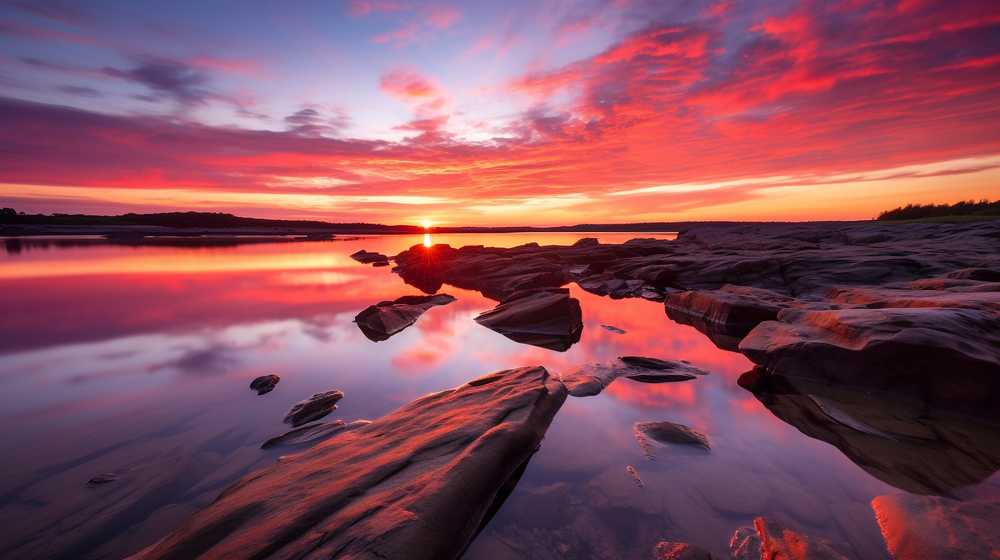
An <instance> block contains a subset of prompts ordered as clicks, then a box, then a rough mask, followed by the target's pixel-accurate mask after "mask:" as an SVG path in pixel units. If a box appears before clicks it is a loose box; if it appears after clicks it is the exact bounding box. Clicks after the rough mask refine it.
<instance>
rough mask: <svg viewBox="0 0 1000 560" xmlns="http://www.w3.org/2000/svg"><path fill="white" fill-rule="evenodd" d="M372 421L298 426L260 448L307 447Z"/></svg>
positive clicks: (266, 442) (337, 421)
mask: <svg viewBox="0 0 1000 560" xmlns="http://www.w3.org/2000/svg"><path fill="white" fill-rule="evenodd" d="M370 423H371V421H370V420H355V421H354V422H351V423H349V424H348V423H346V422H344V421H343V420H334V421H333V422H317V423H315V424H306V425H304V426H300V427H298V428H292V429H291V430H288V431H287V432H285V433H283V434H281V435H279V436H274V437H273V438H270V439H268V440H267V441H265V442H264V443H263V444H261V446H260V448H261V449H270V448H272V447H306V446H309V445H314V444H316V443H319V442H321V441H323V440H325V439H328V438H331V437H333V436H335V435H337V434H339V433H340V432H343V431H345V430H354V429H357V428H360V427H361V426H366V425H368V424H370Z"/></svg>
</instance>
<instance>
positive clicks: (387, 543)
mask: <svg viewBox="0 0 1000 560" xmlns="http://www.w3.org/2000/svg"><path fill="white" fill-rule="evenodd" d="M565 397H566V390H565V388H564V387H563V386H562V384H560V383H559V382H558V381H556V380H554V379H552V378H550V377H549V375H548V373H547V372H546V371H545V369H544V368H542V367H526V368H519V369H514V370H507V371H501V372H496V373H493V374H490V375H487V376H484V377H480V378H478V379H475V380H473V381H470V382H469V383H466V384H465V385H461V386H459V387H457V388H454V389H449V390H446V391H441V392H438V393H433V394H430V395H427V396H424V397H421V398H419V399H417V400H415V401H413V402H411V403H409V404H407V405H405V406H403V407H402V408H400V409H398V410H396V411H395V412H392V413H389V414H388V415H386V416H384V417H382V418H379V419H378V420H375V421H373V422H372V423H370V424H368V425H366V426H361V427H359V428H357V429H354V430H349V431H345V432H342V433H340V434H337V435H335V436H334V437H332V438H330V439H327V440H326V441H324V442H321V443H319V444H318V445H316V446H314V447H312V448H310V449H308V450H306V451H303V452H302V453H298V454H295V455H292V456H288V457H285V458H283V459H282V460H279V462H278V463H276V464H275V465H273V466H270V467H267V468H264V469H262V470H259V471H256V472H253V473H251V474H249V475H247V476H246V477H244V478H243V479H242V480H240V481H239V482H237V483H236V484H234V485H232V486H231V487H229V488H228V489H226V490H225V491H223V492H222V494H221V495H220V496H219V497H218V498H217V499H216V500H215V501H214V502H212V503H211V504H210V505H208V506H207V507H205V508H204V509H203V510H201V511H200V512H198V513H196V514H195V515H194V516H193V517H192V518H191V519H190V520H188V522H187V523H186V524H185V525H183V526H182V527H181V528H180V529H178V530H177V531H175V532H174V533H173V534H171V535H168V536H167V537H166V538H164V539H162V540H161V541H159V542H158V543H157V544H155V545H153V546H151V547H149V548H147V549H146V550H144V551H143V552H141V553H140V554H138V555H137V558H140V559H143V560H154V559H165V558H195V557H203V558H407V559H412V560H421V559H428V560H431V559H435V560H436V559H455V558H459V557H460V556H461V555H462V553H463V552H464V551H465V549H466V547H467V546H468V544H469V542H470V541H471V540H472V539H473V538H474V537H475V536H476V534H478V532H479V531H480V530H481V528H482V527H483V526H484V525H485V523H486V522H488V521H489V519H490V518H491V516H492V515H493V514H494V513H495V512H496V511H497V509H498V508H499V507H500V505H501V504H502V502H503V501H504V500H505V499H506V497H507V496H508V495H509V494H510V492H511V491H512V490H513V488H514V486H515V484H516V483H517V480H518V478H519V477H520V475H521V473H522V472H523V471H524V469H525V467H526V465H527V462H528V460H529V459H530V458H531V456H532V454H533V453H534V452H535V450H536V449H537V447H538V445H539V444H540V443H541V441H542V438H543V436H544V434H545V431H546V429H547V428H548V425H549V423H550V422H551V420H552V417H553V416H554V415H555V413H556V411H558V409H559V407H560V406H561V405H562V403H563V400H564V399H565Z"/></svg>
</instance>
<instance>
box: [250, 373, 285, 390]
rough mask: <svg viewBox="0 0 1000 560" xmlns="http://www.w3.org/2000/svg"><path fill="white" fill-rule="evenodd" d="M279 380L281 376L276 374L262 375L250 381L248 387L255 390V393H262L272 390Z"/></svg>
mask: <svg viewBox="0 0 1000 560" xmlns="http://www.w3.org/2000/svg"><path fill="white" fill-rule="evenodd" d="M279 381H281V378H280V377H278V376H277V375H274V374H270V375H262V376H260V377H258V378H257V379H254V380H253V381H251V382H250V389H252V390H254V391H257V395H263V394H266V393H270V392H271V391H273V390H274V387H275V386H276V385H277V384H278V382H279Z"/></svg>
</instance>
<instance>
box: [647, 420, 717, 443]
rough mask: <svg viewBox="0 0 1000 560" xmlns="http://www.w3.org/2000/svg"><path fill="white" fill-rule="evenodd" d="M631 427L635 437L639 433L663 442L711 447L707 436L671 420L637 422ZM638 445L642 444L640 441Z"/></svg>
mask: <svg viewBox="0 0 1000 560" xmlns="http://www.w3.org/2000/svg"><path fill="white" fill-rule="evenodd" d="M632 429H633V430H634V432H635V434H636V438H637V439H638V438H639V436H640V435H641V436H645V437H648V438H650V439H652V440H654V441H657V442H660V443H663V444H671V443H675V444H680V445H697V446H700V447H703V448H705V449H706V450H708V449H711V447H710V446H709V444H708V438H706V437H705V436H704V434H701V433H698V432H696V431H694V430H692V429H691V428H689V427H687V426H685V425H683V424H675V423H673V422H637V423H636V424H635V425H633V426H632ZM640 445H642V444H641V443H640Z"/></svg>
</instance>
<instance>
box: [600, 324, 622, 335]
mask: <svg viewBox="0 0 1000 560" xmlns="http://www.w3.org/2000/svg"><path fill="white" fill-rule="evenodd" d="M601 328H602V329H604V330H606V331H608V332H613V333H615V334H625V331H624V330H622V329H619V328H618V327H615V326H612V325H601Z"/></svg>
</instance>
